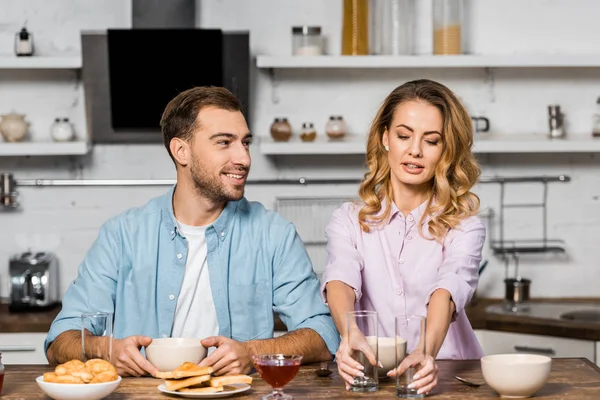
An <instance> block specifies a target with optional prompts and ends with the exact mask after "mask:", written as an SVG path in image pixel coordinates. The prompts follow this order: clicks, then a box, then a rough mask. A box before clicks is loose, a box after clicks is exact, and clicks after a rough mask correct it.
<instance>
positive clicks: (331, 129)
mask: <svg viewBox="0 0 600 400" xmlns="http://www.w3.org/2000/svg"><path fill="white" fill-rule="evenodd" d="M325 133H326V134H327V136H328V137H329V138H330V139H341V138H343V137H344V136H346V134H348V127H347V125H346V121H344V118H342V117H341V116H340V115H332V116H330V117H329V121H327V123H326V124H325Z"/></svg>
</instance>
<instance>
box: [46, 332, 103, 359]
mask: <svg viewBox="0 0 600 400" xmlns="http://www.w3.org/2000/svg"><path fill="white" fill-rule="evenodd" d="M85 348H86V350H87V351H86V354H85V357H86V358H87V359H90V358H102V359H104V360H108V359H109V357H108V337H104V336H94V335H92V333H91V332H90V331H88V330H86V331H85ZM46 355H47V356H48V362H49V363H50V364H62V363H65V362H67V361H70V360H73V359H77V360H81V355H82V351H81V331H75V330H70V331H66V332H63V333H61V334H60V335H58V336H57V337H56V339H54V341H53V342H52V343H51V344H50V347H48V351H47V352H46Z"/></svg>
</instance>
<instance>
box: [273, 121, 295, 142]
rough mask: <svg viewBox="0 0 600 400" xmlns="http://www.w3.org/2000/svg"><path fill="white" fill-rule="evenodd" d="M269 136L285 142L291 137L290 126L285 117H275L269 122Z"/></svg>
mask: <svg viewBox="0 0 600 400" xmlns="http://www.w3.org/2000/svg"><path fill="white" fill-rule="evenodd" d="M271 137H272V138H273V140H274V141H276V142H287V141H288V140H290V138H291V137H292V126H291V125H290V123H289V122H288V120H287V118H275V120H274V121H273V123H272V124H271Z"/></svg>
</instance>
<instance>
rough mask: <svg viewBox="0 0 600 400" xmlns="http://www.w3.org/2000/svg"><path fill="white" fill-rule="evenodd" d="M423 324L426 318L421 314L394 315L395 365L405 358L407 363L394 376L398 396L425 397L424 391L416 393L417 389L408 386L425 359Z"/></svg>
mask: <svg viewBox="0 0 600 400" xmlns="http://www.w3.org/2000/svg"><path fill="white" fill-rule="evenodd" d="M425 325H426V319H425V317H423V316H421V315H397V316H396V365H398V366H399V365H400V363H402V361H404V360H405V359H406V362H408V363H409V365H408V368H407V369H406V370H405V371H404V372H403V373H402V374H398V375H397V377H396V395H397V396H398V397H403V398H410V399H416V398H423V397H425V393H422V394H418V393H417V391H418V389H411V388H409V387H408V385H410V384H411V383H412V381H413V380H414V378H413V377H414V375H415V374H416V373H417V371H418V370H419V369H421V366H422V364H423V361H424V360H425Z"/></svg>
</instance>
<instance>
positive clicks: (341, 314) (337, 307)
mask: <svg viewBox="0 0 600 400" xmlns="http://www.w3.org/2000/svg"><path fill="white" fill-rule="evenodd" d="M325 290H326V291H327V302H328V303H329V310H330V311H331V317H332V318H333V322H334V323H335V326H336V328H337V330H338V331H339V332H340V335H341V336H345V335H346V330H347V322H346V315H347V314H348V312H350V311H354V301H355V300H356V296H355V294H354V289H352V288H351V287H350V286H348V285H346V284H345V283H344V282H342V281H331V282H327V285H326V286H325Z"/></svg>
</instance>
